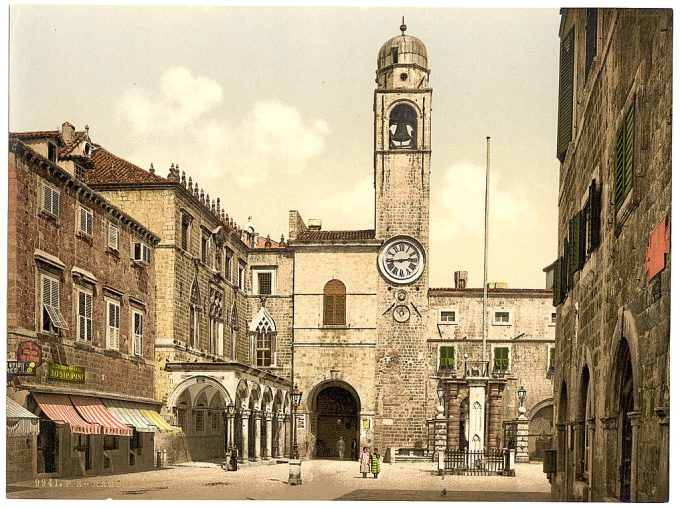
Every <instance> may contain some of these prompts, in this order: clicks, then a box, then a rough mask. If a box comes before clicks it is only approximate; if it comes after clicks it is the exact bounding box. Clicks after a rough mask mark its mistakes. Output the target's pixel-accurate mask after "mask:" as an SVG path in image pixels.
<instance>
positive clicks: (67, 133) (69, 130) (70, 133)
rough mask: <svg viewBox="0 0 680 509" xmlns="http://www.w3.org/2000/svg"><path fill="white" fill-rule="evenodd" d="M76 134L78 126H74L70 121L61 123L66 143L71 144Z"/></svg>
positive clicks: (62, 134)
mask: <svg viewBox="0 0 680 509" xmlns="http://www.w3.org/2000/svg"><path fill="white" fill-rule="evenodd" d="M75 135H76V128H75V127H73V126H72V125H71V124H70V123H69V122H64V123H63V124H61V137H62V138H63V139H64V143H65V144H66V145H70V144H71V141H72V140H73V138H74V137H75Z"/></svg>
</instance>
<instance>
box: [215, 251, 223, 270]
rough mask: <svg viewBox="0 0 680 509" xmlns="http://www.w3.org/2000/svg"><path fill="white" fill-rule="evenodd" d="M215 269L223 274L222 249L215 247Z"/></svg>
mask: <svg viewBox="0 0 680 509" xmlns="http://www.w3.org/2000/svg"><path fill="white" fill-rule="evenodd" d="M214 269H215V270H216V271H217V272H219V273H221V272H222V248H221V247H217V246H215V266H214Z"/></svg>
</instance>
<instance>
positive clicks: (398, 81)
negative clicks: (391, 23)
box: [376, 18, 430, 88]
mask: <svg viewBox="0 0 680 509" xmlns="http://www.w3.org/2000/svg"><path fill="white" fill-rule="evenodd" d="M399 29H400V30H401V35H397V36H396V37H392V38H391V39H390V40H389V41H387V42H386V43H385V44H383V45H382V47H381V48H380V51H379V53H378V70H377V71H376V74H377V77H376V83H378V88H423V87H425V88H427V86H428V83H427V78H428V76H429V74H430V70H429V69H428V68H427V48H425V44H424V43H423V41H421V40H420V39H418V38H417V37H414V36H412V35H406V25H405V24H404V21H403V18H402V24H401V26H400V27H399Z"/></svg>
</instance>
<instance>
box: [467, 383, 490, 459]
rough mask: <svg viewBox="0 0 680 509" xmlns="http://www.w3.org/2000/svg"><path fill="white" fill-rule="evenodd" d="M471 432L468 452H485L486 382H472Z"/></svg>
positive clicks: (470, 397)
mask: <svg viewBox="0 0 680 509" xmlns="http://www.w3.org/2000/svg"><path fill="white" fill-rule="evenodd" d="M469 401H470V419H469V421H470V430H469V432H468V439H469V443H468V450H469V451H483V450H484V418H485V416H484V410H485V407H486V381H471V382H470V396H469Z"/></svg>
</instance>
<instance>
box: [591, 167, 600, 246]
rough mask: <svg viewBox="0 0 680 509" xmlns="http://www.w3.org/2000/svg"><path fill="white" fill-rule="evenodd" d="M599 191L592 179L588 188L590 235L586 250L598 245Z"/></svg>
mask: <svg viewBox="0 0 680 509" xmlns="http://www.w3.org/2000/svg"><path fill="white" fill-rule="evenodd" d="M600 195H601V192H600V190H598V189H597V182H595V180H594V179H593V181H592V182H591V183H590V188H589V189H588V203H589V204H590V217H589V220H590V237H589V238H588V252H589V253H591V252H592V251H595V249H596V248H597V246H599V245H600V210H601V208H602V206H601V203H600V199H601V196H600Z"/></svg>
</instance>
